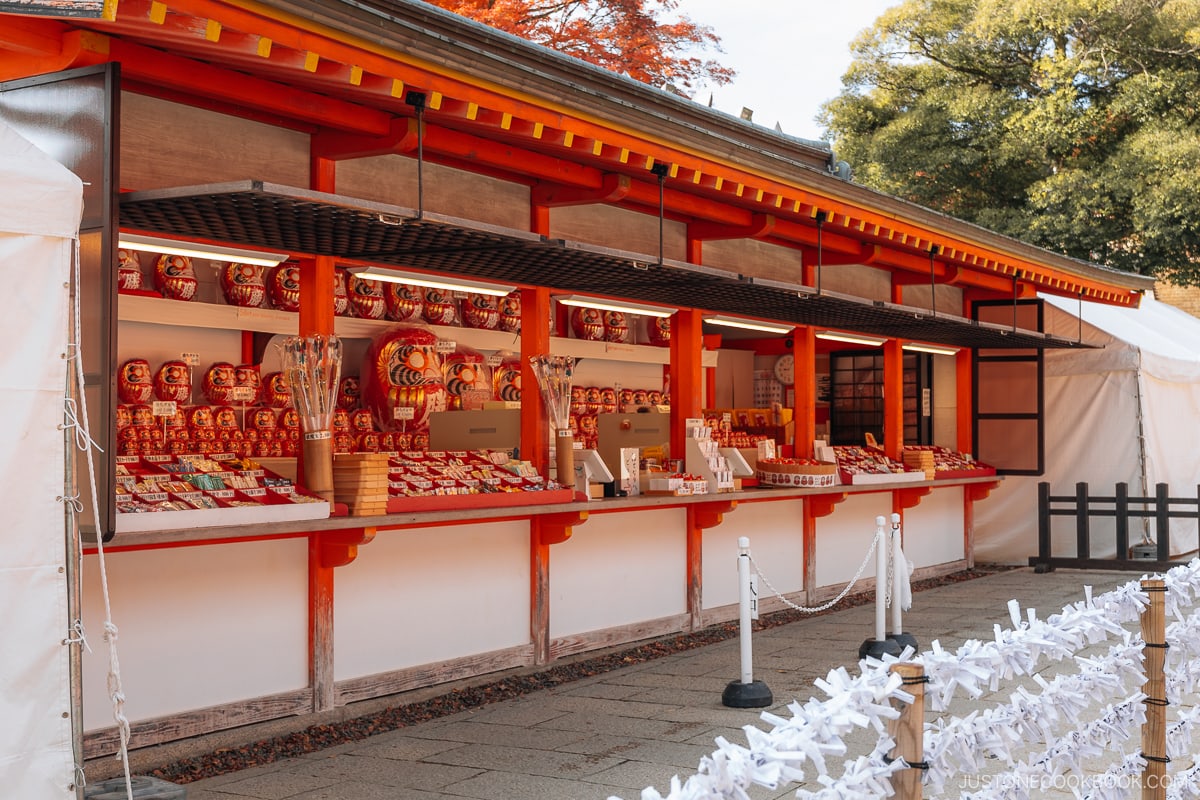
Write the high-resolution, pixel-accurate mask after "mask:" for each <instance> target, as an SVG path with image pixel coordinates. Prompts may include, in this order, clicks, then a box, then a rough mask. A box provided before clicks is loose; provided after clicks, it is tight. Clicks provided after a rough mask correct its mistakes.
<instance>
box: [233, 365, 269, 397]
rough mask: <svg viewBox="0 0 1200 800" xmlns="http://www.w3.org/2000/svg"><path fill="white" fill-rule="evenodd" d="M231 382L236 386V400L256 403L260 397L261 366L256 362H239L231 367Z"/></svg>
mask: <svg viewBox="0 0 1200 800" xmlns="http://www.w3.org/2000/svg"><path fill="white" fill-rule="evenodd" d="M233 384H234V386H236V387H238V389H239V390H241V391H240V392H239V397H238V402H239V403H241V404H243V405H248V406H252V405H256V404H257V403H258V401H259V398H261V397H262V368H261V367H259V365H258V364H239V365H238V366H236V367H234V368H233Z"/></svg>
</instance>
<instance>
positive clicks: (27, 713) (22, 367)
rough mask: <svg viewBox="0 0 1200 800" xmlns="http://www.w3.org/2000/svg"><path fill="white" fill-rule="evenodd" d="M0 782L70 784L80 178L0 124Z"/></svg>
mask: <svg viewBox="0 0 1200 800" xmlns="http://www.w3.org/2000/svg"><path fill="white" fill-rule="evenodd" d="M0 187H3V191H0V297H2V298H3V299H0V342H3V345H0V419H3V424H2V425H0V487H3V489H2V492H3V497H4V513H5V522H4V525H2V526H0V608H2V609H4V615H5V619H4V628H3V630H4V634H3V637H4V646H3V648H2V649H0V653H2V655H0V719H2V720H4V722H3V724H0V786H3V787H4V790H3V795H4V796H5V797H14V798H15V797H20V798H24V799H25V800H43V799H45V800H49V798H56V799H59V798H63V797H66V796H71V795H69V794H68V789H69V787H70V786H71V785H72V784H74V783H75V782H76V778H75V765H74V756H73V748H72V732H71V731H72V728H71V719H70V711H71V688H70V686H71V685H70V670H69V654H68V648H67V647H65V646H64V645H63V640H64V639H65V638H66V637H67V635H68V633H67V631H68V613H67V576H66V536H65V523H64V509H63V502H62V499H61V498H62V496H63V494H64V491H63V487H64V434H63V431H62V430H61V425H62V422H63V403H64V398H65V393H66V380H67V368H68V363H69V362H68V361H67V360H66V359H65V358H64V356H65V355H66V353H67V341H68V339H67V334H68V314H67V312H68V291H67V289H66V288H65V287H66V286H67V284H68V282H69V281H70V277H71V265H72V263H73V258H74V255H73V253H74V239H75V237H76V236H77V234H78V231H79V221H80V214H81V209H82V204H83V184H82V183H81V182H80V180H79V178H78V177H76V176H75V175H74V174H72V173H71V172H70V171H69V170H67V169H66V168H65V167H63V166H62V165H60V164H59V163H58V162H56V161H54V160H52V159H51V158H49V157H48V156H47V155H45V154H44V153H43V152H42V151H40V150H38V149H37V148H36V147H34V146H33V145H32V144H30V143H29V142H28V141H26V140H25V139H24V138H22V137H21V136H19V135H18V134H17V133H15V132H14V131H13V130H12V129H11V128H10V127H8V126H7V125H5V124H4V123H3V122H0Z"/></svg>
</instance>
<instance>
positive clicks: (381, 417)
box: [359, 326, 447, 432]
mask: <svg viewBox="0 0 1200 800" xmlns="http://www.w3.org/2000/svg"><path fill="white" fill-rule="evenodd" d="M437 342H438V337H437V336H436V335H434V334H433V333H432V332H431V331H428V330H425V329H424V328H415V327H408V326H404V327H400V328H397V329H396V330H393V331H390V332H388V333H386V334H384V335H383V336H380V337H377V338H376V339H374V340H373V341H372V342H371V346H370V347H368V348H367V353H366V357H365V358H364V360H363V369H362V374H361V375H360V376H359V382H360V386H361V388H362V401H363V405H364V406H365V407H366V408H368V409H369V410H370V411H371V413H372V414H373V415H374V417H375V422H376V424H377V425H378V426H379V427H380V429H381V430H383V431H398V430H407V431H412V432H415V431H423V430H426V429H427V428H428V426H429V415H430V414H432V413H433V412H435V411H445V410H446V404H447V392H446V384H445V382H444V379H443V376H442V359H441V357H440V356H439V355H438V353H437V349H436V346H437ZM397 409H401V411H397ZM403 409H412V411H411V412H407V411H403ZM405 417H411V418H407V419H406V418H405Z"/></svg>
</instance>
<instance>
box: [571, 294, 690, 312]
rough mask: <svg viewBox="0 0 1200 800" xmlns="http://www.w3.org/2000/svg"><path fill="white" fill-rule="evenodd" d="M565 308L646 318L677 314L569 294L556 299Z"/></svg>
mask: <svg viewBox="0 0 1200 800" xmlns="http://www.w3.org/2000/svg"><path fill="white" fill-rule="evenodd" d="M554 299H555V300H557V301H558V302H560V303H562V304H563V305H564V306H579V307H580V308H596V309H599V310H601V311H621V312H624V313H626V314H640V315H642V316H644V317H669V316H671V315H672V314H674V313H675V309H673V308H664V307H663V306H647V305H642V304H641V303H626V302H623V301H619V300H601V299H600V298H597V297H581V296H580V295H577V294H568V295H563V296H558V297H555V298H554Z"/></svg>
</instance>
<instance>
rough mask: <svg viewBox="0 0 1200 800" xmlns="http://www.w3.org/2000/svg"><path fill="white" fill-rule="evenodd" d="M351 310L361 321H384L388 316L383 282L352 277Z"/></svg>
mask: <svg viewBox="0 0 1200 800" xmlns="http://www.w3.org/2000/svg"><path fill="white" fill-rule="evenodd" d="M350 310H351V311H353V312H354V316H356V317H359V318H361V319H383V318H384V316H385V315H386V314H387V301H386V300H384V297H383V282H382V281H377V280H372V279H371V278H360V277H358V276H357V275H351V276H350Z"/></svg>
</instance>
